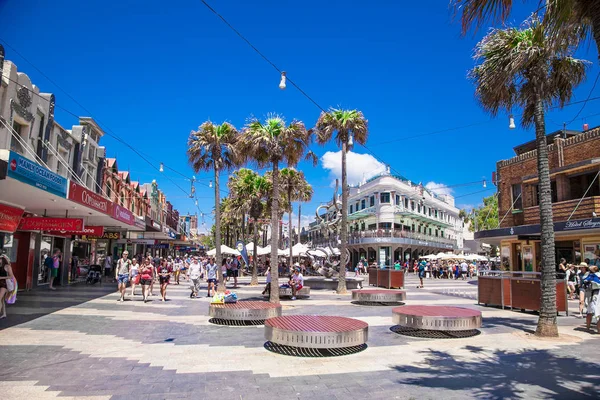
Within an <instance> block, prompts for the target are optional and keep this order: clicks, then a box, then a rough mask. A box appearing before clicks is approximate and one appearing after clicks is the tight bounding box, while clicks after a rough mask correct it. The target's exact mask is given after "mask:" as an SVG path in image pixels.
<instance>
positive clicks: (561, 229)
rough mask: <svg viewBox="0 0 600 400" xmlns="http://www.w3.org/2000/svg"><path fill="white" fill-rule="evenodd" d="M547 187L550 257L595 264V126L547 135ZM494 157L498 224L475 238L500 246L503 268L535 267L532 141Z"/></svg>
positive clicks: (598, 188)
mask: <svg viewBox="0 0 600 400" xmlns="http://www.w3.org/2000/svg"><path fill="white" fill-rule="evenodd" d="M547 142H548V158H549V166H550V178H551V182H552V184H551V188H552V194H551V195H552V213H553V219H554V230H555V241H556V247H555V251H556V258H557V262H558V260H559V259H560V258H565V259H566V260H567V262H571V263H579V262H581V261H584V260H587V261H589V262H590V263H591V264H595V265H599V264H600V218H598V217H597V216H598V215H600V179H598V175H599V174H600V127H596V128H593V129H589V130H585V131H583V132H577V131H558V132H554V133H552V134H550V135H548V136H547ZM514 151H515V156H514V157H512V158H510V159H508V160H502V161H498V163H497V164H496V181H497V182H496V183H497V187H498V192H497V196H498V215H499V217H500V227H499V228H498V229H491V230H486V231H480V232H477V233H475V238H476V239H479V240H485V241H486V242H488V243H490V244H492V245H497V246H500V256H501V260H502V267H503V269H505V270H514V271H537V270H539V264H540V257H541V255H540V253H541V252H540V226H539V222H540V216H539V200H538V194H539V189H538V184H539V179H538V172H537V150H536V149H535V143H534V142H528V143H525V144H523V145H520V146H517V147H515V149H514Z"/></svg>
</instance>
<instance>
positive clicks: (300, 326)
mask: <svg viewBox="0 0 600 400" xmlns="http://www.w3.org/2000/svg"><path fill="white" fill-rule="evenodd" d="M368 331H369V325H368V324H367V323H366V322H363V321H359V320H357V319H353V318H346V317H335V316H326V315H286V316H283V317H275V318H269V319H267V320H266V321H265V339H266V340H267V344H265V347H266V348H267V349H269V350H273V351H276V352H281V353H284V354H290V355H298V356H307V355H308V356H314V355H319V356H323V355H325V356H327V355H342V354H351V353H355V352H357V351H361V350H364V349H365V348H366V342H367V336H368ZM290 348H291V349H292V350H290ZM311 350H320V352H311Z"/></svg>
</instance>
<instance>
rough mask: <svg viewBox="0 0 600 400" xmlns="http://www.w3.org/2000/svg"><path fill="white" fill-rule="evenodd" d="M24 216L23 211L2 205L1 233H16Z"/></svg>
mask: <svg viewBox="0 0 600 400" xmlns="http://www.w3.org/2000/svg"><path fill="white" fill-rule="evenodd" d="M22 216H23V210H22V209H20V208H17V207H11V206H7V205H4V204H0V232H7V233H13V232H15V231H16V230H17V227H18V226H19V222H21V217H22Z"/></svg>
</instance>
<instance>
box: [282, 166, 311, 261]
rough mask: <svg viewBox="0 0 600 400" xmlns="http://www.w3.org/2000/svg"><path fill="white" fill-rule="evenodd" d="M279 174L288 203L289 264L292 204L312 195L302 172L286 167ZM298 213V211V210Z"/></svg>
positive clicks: (306, 199)
mask: <svg viewBox="0 0 600 400" xmlns="http://www.w3.org/2000/svg"><path fill="white" fill-rule="evenodd" d="M280 174H281V188H282V189H283V190H284V191H285V192H286V193H287V199H288V201H289V208H288V212H289V224H290V264H291V263H292V258H293V252H292V245H293V240H292V211H293V206H292V202H294V201H298V202H300V201H310V200H311V199H312V195H313V189H312V186H310V185H309V184H308V182H307V181H306V178H305V177H304V173H303V172H302V171H296V170H295V169H294V168H291V167H288V168H283V169H282V170H281V172H280ZM298 212H300V209H298ZM299 239H300V222H298V242H300V240H299Z"/></svg>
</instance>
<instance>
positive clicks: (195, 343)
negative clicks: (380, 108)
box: [0, 275, 600, 400]
mask: <svg viewBox="0 0 600 400" xmlns="http://www.w3.org/2000/svg"><path fill="white" fill-rule="evenodd" d="M186 283H187V282H186ZM186 283H183V284H182V285H180V286H176V285H171V286H170V287H169V296H168V297H169V298H170V301H168V302H166V303H162V302H160V301H159V298H158V297H157V296H155V297H153V298H152V301H151V302H149V303H146V304H144V303H143V302H142V301H141V296H140V295H139V293H138V295H137V296H135V298H134V299H133V300H131V297H130V298H129V301H126V302H124V303H118V302H117V301H116V300H117V298H118V295H117V294H116V292H115V291H114V290H113V289H114V287H113V286H112V285H103V286H99V285H96V286H86V285H76V286H73V287H69V288H59V290H57V291H56V292H49V291H45V290H38V291H34V292H30V293H23V294H20V296H19V298H18V302H17V304H15V305H14V306H9V309H8V311H9V317H8V319H6V320H3V321H0V365H1V366H2V368H1V369H0V393H1V396H0V397H1V398H2V399H8V400H12V399H27V400H32V399H55V398H57V399H90V400H104V399H107V400H108V399H112V400H119V399H123V400H125V399H127V400H135V399H180V398H193V399H237V400H251V399H261V400H263V399H310V400H319V399H349V398H353V399H362V398H369V399H411V398H414V399H442V398H443V399H452V398H456V399H465V398H528V399H531V398H561V399H575V398H598V397H600V389H599V388H600V360H599V358H600V357H599V354H600V352H599V351H598V345H599V344H600V341H599V340H598V338H599V337H600V335H591V334H590V333H588V332H586V331H585V330H583V329H582V325H583V320H581V319H578V318H576V317H574V316H569V317H566V316H561V317H560V318H559V324H560V332H561V334H562V337H561V338H560V339H559V340H538V339H535V338H533V337H531V335H530V333H528V331H532V330H533V329H535V324H536V320H537V317H536V316H535V315H534V314H528V313H521V312H517V311H510V310H501V309H497V308H484V307H478V306H477V305H476V300H475V298H476V293H477V286H476V285H475V284H474V283H475V282H471V283H469V282H465V281H447V280H437V281H432V280H428V281H426V287H425V289H416V279H415V278H414V276H413V275H409V276H408V278H407V300H406V304H424V305H425V304H436V305H439V304H443V305H456V306H464V307H469V308H474V309H478V310H481V311H482V312H483V318H484V320H483V328H482V329H481V332H482V333H481V334H480V335H478V336H475V337H471V338H466V339H445V340H432V339H421V338H412V337H407V336H401V335H399V334H396V333H394V332H392V331H391V330H390V327H391V326H392V325H393V323H392V318H391V309H392V308H391V307H373V306H359V305H354V304H352V303H351V300H350V295H346V296H340V295H336V294H335V293H333V292H330V291H312V293H311V297H310V299H305V300H296V301H285V300H284V301H282V304H283V313H284V315H290V314H318V315H339V316H347V317H353V318H357V319H360V320H362V321H365V322H367V323H368V324H369V340H368V348H367V349H366V350H364V351H362V352H360V353H357V354H353V355H349V356H342V357H332V358H303V357H290V356H285V355H279V354H275V353H272V352H269V351H267V350H266V349H265V348H264V342H265V340H264V338H263V335H264V334H263V330H264V328H263V326H247V327H229V326H219V325H213V324H211V323H209V322H208V320H209V317H208V305H209V299H207V298H199V299H190V298H189V291H188V289H187V284H186ZM242 283H243V287H242V288H241V289H239V290H238V291H237V293H238V295H239V296H240V297H241V298H242V299H248V298H254V299H258V298H260V292H261V290H262V288H263V285H261V286H260V287H250V286H247V283H248V279H247V278H243V279H242ZM155 289H156V292H158V288H157V287H155ZM128 293H129V291H128ZM570 305H571V312H572V313H573V314H575V311H576V308H577V305H576V303H575V302H571V304H570Z"/></svg>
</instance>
